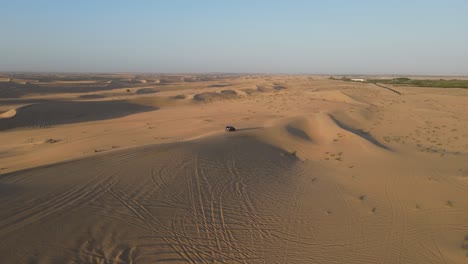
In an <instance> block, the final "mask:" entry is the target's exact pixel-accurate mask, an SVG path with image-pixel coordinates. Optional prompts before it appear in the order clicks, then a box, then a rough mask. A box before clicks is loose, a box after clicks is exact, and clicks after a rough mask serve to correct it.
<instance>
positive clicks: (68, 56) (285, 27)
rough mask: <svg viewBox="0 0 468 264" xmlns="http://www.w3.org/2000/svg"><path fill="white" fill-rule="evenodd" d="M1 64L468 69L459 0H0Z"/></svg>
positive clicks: (466, 6)
mask: <svg viewBox="0 0 468 264" xmlns="http://www.w3.org/2000/svg"><path fill="white" fill-rule="evenodd" d="M0 9H1V16H0V34H1V37H0V71H79V72H94V71H98V72H115V71H117V72H258V73H332V74H338V73H343V74H346V73H347V74H351V73H356V74H359V73H362V74H428V75H430V74H445V75H468V1H466V0H439V1H434V0H424V1H423V0H406V1H400V0H391V1H390V0H388V1H379V0H372V1H371V0H367V1H366V0H355V1H351V0H341V1H340V0H330V1H324V0H320V1H319V0H317V1H313V0H310V1H299V0H297V1H294V0H291V1H286V0H284V1H275V0H270V1H266V0H265V1H261V0H250V1H247V0H246V1H243V0H237V1H234V0H233V1H229V0H226V1H224V0H197V1H195V0H193V1H188V0H187V1H182V0H167V1H162V0H161V1H158V0H154V1H150V0H148V1H144V0H140V1H130V0H127V1H123V0H122V1H120V0H109V1H105V0H76V1H72V0H57V1H55V0H43V1H39V0H30V1H24V0H9V1H7V0H0Z"/></svg>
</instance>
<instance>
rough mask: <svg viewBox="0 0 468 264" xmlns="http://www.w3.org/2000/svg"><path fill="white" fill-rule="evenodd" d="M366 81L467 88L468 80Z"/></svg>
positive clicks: (402, 79)
mask: <svg viewBox="0 0 468 264" xmlns="http://www.w3.org/2000/svg"><path fill="white" fill-rule="evenodd" d="M328 79H330V80H337V81H345V82H351V81H352V80H351V78H348V77H346V76H344V77H341V78H335V77H333V76H331V77H329V78H328ZM365 82H366V83H381V84H391V85H396V86H413V87H437V88H465V89H468V80H459V79H450V80H445V79H438V80H436V79H417V80H416V79H410V78H403V77H402V78H393V79H367V80H366V81H365Z"/></svg>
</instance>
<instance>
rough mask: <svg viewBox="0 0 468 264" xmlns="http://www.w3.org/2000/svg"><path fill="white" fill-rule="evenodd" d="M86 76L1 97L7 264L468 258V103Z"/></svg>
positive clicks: (338, 85) (302, 81) (361, 87)
mask: <svg viewBox="0 0 468 264" xmlns="http://www.w3.org/2000/svg"><path fill="white" fill-rule="evenodd" d="M46 77H47V78H46ZM28 78H29V79H28ZM34 78H36V79H34ZM73 78H74V79H73ZM80 78H82V79H80ZM80 78H78V77H73V76H68V77H67V76H59V77H57V76H55V77H51V76H42V77H41V76H21V82H24V83H26V82H29V83H35V84H36V83H39V81H38V80H41V82H40V83H39V84H38V86H41V87H43V88H44V90H46V91H53V92H46V93H43V94H40V93H36V92H30V91H29V90H25V91H21V92H20V93H21V94H22V97H19V98H13V97H12V98H6V99H5V98H4V97H1V96H0V98H3V99H0V101H1V102H2V103H3V106H1V108H0V110H1V111H3V114H2V118H1V119H0V130H1V131H0V141H1V142H2V145H1V148H0V198H1V201H0V238H1V241H2V242H1V243H0V260H1V261H0V262H2V263H427V262H430V263H465V262H466V260H467V256H468V255H467V254H468V250H467V246H466V245H467V242H466V241H467V240H466V236H467V235H468V213H467V212H468V195H467V193H468V165H467V163H466V161H467V160H468V119H467V118H468V117H467V116H465V115H461V114H460V113H463V111H465V110H466V99H467V98H468V90H462V89H436V88H431V89H426V88H411V87H398V90H399V91H400V92H401V94H396V93H394V92H392V91H390V90H388V89H384V88H381V87H378V86H375V85H371V84H364V83H349V82H342V81H335V80H328V79H327V77H325V76H301V75H298V76H281V75H268V76H261V75H252V76H249V75H238V76H213V75H206V76H205V75H200V76H198V75H186V76H176V75H171V76H162V75H155V76H152V75H144V76H143V75H142V76H139V75H131V74H128V75H115V76H114V75H112V76H110V75H103V76H89V77H86V78H85V79H83V78H84V77H83V76H81V77H80ZM18 79H20V78H18ZM70 79H72V80H70ZM109 79H112V81H111V80H109ZM34 80H36V81H34ZM10 81H11V80H9V82H10ZM13 81H14V79H13ZM73 82H77V83H76V84H74V83H73ZM49 83H50V87H49V86H48V85H49ZM110 84H112V85H113V87H105V89H104V88H102V87H104V86H105V85H110ZM60 85H64V86H63V87H62V88H60ZM73 85H77V86H78V88H73ZM91 85H94V86H96V87H97V88H96V89H95V90H90V89H91V88H90V86H91ZM13 86H15V87H17V84H13ZM101 86H102V87H101ZM83 87H85V88H83ZM12 89H13V88H12ZM15 89H17V88H15ZM31 89H32V88H31ZM69 89H71V91H72V92H70V90H69ZM140 89H149V90H143V91H150V92H151V93H147V92H143V93H141V92H140V93H139V92H138V91H141V90H140ZM11 91H12V90H9V91H8V93H9V94H11ZM14 91H17V90H14ZM154 91H158V92H157V93H153V92H154ZM90 95H91V96H90ZM197 95H199V96H197ZM201 95H202V96H201ZM196 98H198V99H196ZM200 98H201V99H200ZM199 99H200V100H199ZM11 109H16V110H11ZM11 111H15V112H11ZM44 124H45V125H44ZM228 124H229V125H234V126H236V128H238V131H236V132H234V133H226V132H224V126H225V125H228Z"/></svg>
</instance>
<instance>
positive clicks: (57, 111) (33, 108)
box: [0, 101, 158, 131]
mask: <svg viewBox="0 0 468 264" xmlns="http://www.w3.org/2000/svg"><path fill="white" fill-rule="evenodd" d="M154 110H158V108H156V107H151V106H144V105H138V104H133V103H129V102H125V101H94V102H75V101H58V102H47V103H39V104H32V105H28V106H24V107H20V108H18V109H17V110H16V111H17V113H16V115H15V116H13V117H11V118H6V119H0V131H2V130H9V129H15V128H22V127H38V128H44V127H50V126H54V125H63V124H71V123H80V122H88V121H98V120H105V119H113V118H119V117H124V116H127V115H131V114H136V113H140V112H148V111H154Z"/></svg>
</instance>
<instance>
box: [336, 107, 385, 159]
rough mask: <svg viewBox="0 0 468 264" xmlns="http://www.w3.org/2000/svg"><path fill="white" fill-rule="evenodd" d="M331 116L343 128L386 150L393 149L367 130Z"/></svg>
mask: <svg viewBox="0 0 468 264" xmlns="http://www.w3.org/2000/svg"><path fill="white" fill-rule="evenodd" d="M330 118H331V119H332V120H333V121H334V122H335V123H336V124H337V125H338V126H339V127H340V128H342V129H344V130H347V131H349V132H351V133H353V134H355V135H357V136H359V137H361V138H363V139H365V140H367V141H369V142H370V143H372V144H374V145H375V146H377V147H379V148H383V149H385V150H391V149H390V148H388V147H387V146H385V145H384V144H382V143H380V142H379V141H378V140H377V139H375V138H374V137H372V135H370V134H368V133H366V132H363V131H362V130H359V129H355V128H352V127H350V126H348V125H346V124H344V123H342V122H340V121H339V120H338V119H336V118H335V117H334V116H332V115H330Z"/></svg>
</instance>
